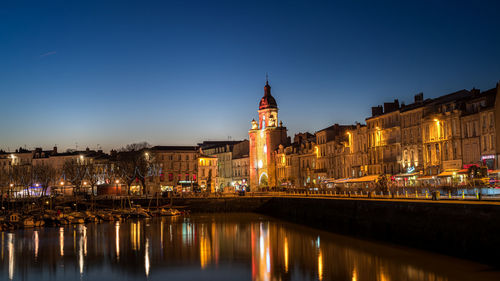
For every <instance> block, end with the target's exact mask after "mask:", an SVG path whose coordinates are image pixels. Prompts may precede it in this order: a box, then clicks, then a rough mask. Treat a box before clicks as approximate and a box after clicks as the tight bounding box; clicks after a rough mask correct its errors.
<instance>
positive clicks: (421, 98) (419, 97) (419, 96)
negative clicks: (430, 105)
mask: <svg viewBox="0 0 500 281" xmlns="http://www.w3.org/2000/svg"><path fill="white" fill-rule="evenodd" d="M423 101H424V93H422V92H420V93H418V94H416V95H415V103H421V102H423Z"/></svg>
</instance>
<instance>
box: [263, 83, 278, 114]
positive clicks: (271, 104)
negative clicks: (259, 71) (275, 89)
mask: <svg viewBox="0 0 500 281" xmlns="http://www.w3.org/2000/svg"><path fill="white" fill-rule="evenodd" d="M266 108H278V104H277V103H276V100H275V99H274V97H273V96H271V86H269V83H268V81H266V85H265V86H264V96H263V97H262V98H261V99H260V103H259V110H261V109H266Z"/></svg>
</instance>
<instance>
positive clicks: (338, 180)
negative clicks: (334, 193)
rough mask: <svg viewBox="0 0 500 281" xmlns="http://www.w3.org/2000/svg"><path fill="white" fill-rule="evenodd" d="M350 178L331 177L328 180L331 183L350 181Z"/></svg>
mask: <svg viewBox="0 0 500 281" xmlns="http://www.w3.org/2000/svg"><path fill="white" fill-rule="evenodd" d="M349 179H350V178H344V179H336V180H335V179H330V180H328V182H330V183H345V182H346V181H348V180H349Z"/></svg>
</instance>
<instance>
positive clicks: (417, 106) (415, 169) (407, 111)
mask: <svg viewBox="0 0 500 281" xmlns="http://www.w3.org/2000/svg"><path fill="white" fill-rule="evenodd" d="M428 102H430V100H427V101H424V94H423V93H419V94H417V95H415V99H414V102H413V103H411V104H408V105H406V106H402V107H401V153H402V155H401V156H402V158H401V171H402V172H404V173H406V174H412V173H419V172H421V171H423V170H424V168H423V167H424V156H423V151H422V119H423V116H424V104H425V103H428Z"/></svg>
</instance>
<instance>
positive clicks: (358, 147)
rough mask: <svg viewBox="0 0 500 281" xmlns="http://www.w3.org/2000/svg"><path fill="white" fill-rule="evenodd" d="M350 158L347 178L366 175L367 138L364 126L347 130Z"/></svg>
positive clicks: (358, 125)
mask: <svg viewBox="0 0 500 281" xmlns="http://www.w3.org/2000/svg"><path fill="white" fill-rule="evenodd" d="M346 134H347V135H348V137H349V140H348V147H349V153H350V155H351V158H350V173H349V176H347V177H355V178H356V177H362V176H367V175H368V163H369V161H368V136H367V128H366V126H365V125H361V124H359V123H358V124H356V127H355V128H353V129H349V130H347V132H346Z"/></svg>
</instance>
